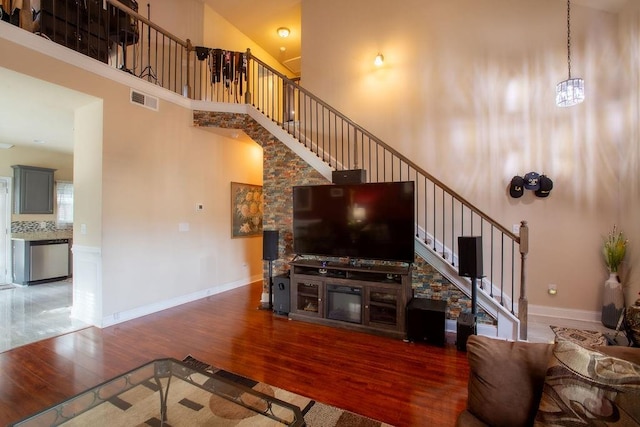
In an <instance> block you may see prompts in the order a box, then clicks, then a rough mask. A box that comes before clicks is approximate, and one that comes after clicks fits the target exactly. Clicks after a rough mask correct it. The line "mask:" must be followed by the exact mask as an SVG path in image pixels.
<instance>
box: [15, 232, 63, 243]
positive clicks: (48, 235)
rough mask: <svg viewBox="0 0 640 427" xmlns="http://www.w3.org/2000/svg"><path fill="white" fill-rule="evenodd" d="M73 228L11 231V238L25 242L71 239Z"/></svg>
mask: <svg viewBox="0 0 640 427" xmlns="http://www.w3.org/2000/svg"><path fill="white" fill-rule="evenodd" d="M72 237H73V230H68V231H49V232H46V231H45V232H41V233H40V232H38V233H11V240H24V241H25V242H35V241H38V240H56V239H71V238H72Z"/></svg>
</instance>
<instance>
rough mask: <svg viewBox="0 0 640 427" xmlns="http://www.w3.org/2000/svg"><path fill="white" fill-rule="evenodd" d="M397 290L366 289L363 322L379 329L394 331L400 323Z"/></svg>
mask: <svg viewBox="0 0 640 427" xmlns="http://www.w3.org/2000/svg"><path fill="white" fill-rule="evenodd" d="M398 299H399V292H398V289H384V288H373V287H371V288H368V289H367V292H366V303H365V322H366V324H367V325H371V326H374V325H375V326H376V327H380V328H390V329H396V328H397V327H398V323H399V321H400V309H401V308H400V307H399V305H398Z"/></svg>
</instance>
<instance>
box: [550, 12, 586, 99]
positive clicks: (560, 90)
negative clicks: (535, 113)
mask: <svg viewBox="0 0 640 427" xmlns="http://www.w3.org/2000/svg"><path fill="white" fill-rule="evenodd" d="M567 64H568V66H569V78H568V79H567V80H564V81H561V82H560V83H558V84H557V86H556V104H557V105H558V107H571V106H572V105H576V104H579V103H581V102H582V101H584V80H582V79H581V78H571V0H567Z"/></svg>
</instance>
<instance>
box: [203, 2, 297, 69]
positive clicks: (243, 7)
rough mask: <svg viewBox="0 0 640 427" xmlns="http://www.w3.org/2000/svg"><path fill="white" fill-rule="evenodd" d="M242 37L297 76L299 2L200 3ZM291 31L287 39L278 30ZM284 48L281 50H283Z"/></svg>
mask: <svg viewBox="0 0 640 427" xmlns="http://www.w3.org/2000/svg"><path fill="white" fill-rule="evenodd" d="M201 1H203V2H204V3H205V4H207V5H209V6H210V7H211V8H212V9H213V10H215V11H216V12H217V13H219V14H220V15H221V16H222V17H223V18H225V19H226V20H227V21H229V22H231V23H232V24H233V25H234V26H235V27H236V28H238V29H239V30H240V31H241V32H242V33H244V34H246V35H247V37H249V38H250V39H251V40H253V41H254V42H256V43H257V44H258V45H259V46H260V47H262V48H263V49H264V50H266V51H267V52H268V53H269V54H270V55H271V56H273V57H274V58H275V59H277V60H278V61H280V62H281V63H282V64H283V65H284V66H286V67H287V68H288V69H289V70H290V71H291V72H292V73H294V74H296V75H299V73H300V46H301V36H302V30H301V4H302V1H301V0H269V1H255V0H201ZM280 27H285V28H288V29H289V30H290V34H289V37H287V38H281V37H279V36H278V33H277V29H278V28H280ZM283 48H284V50H283Z"/></svg>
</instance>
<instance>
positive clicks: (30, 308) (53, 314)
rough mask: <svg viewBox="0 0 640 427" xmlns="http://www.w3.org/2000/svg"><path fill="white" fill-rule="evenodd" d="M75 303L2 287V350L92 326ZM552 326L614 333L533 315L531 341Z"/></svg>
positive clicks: (62, 293)
mask: <svg viewBox="0 0 640 427" xmlns="http://www.w3.org/2000/svg"><path fill="white" fill-rule="evenodd" d="M5 287H6V286H5V285H0V289H3V288H5ZM71 305H72V282H71V279H69V280H65V281H60V282H51V283H43V284H39V285H33V286H14V287H11V288H10V289H4V290H0V352H3V351H6V350H9V349H11V348H15V347H19V346H22V345H25V344H28V343H31V342H35V341H39V340H42V339H45V338H49V337H54V336H58V335H62V334H65V333H68V332H72V331H76V330H79V329H83V328H86V327H87V326H89V325H87V324H85V323H83V322H80V321H78V320H75V319H71V317H70V314H71ZM549 325H556V326H563V327H570V328H577V329H588V330H592V331H601V332H608V333H610V334H611V333H613V332H614V331H612V330H610V329H607V328H605V327H604V326H602V324H600V323H597V322H580V321H572V320H566V319H557V318H549V317H546V318H545V317H535V316H532V318H531V319H530V322H529V332H528V337H527V338H528V341H531V342H553V340H554V334H553V332H552V331H551V329H550V328H549Z"/></svg>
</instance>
